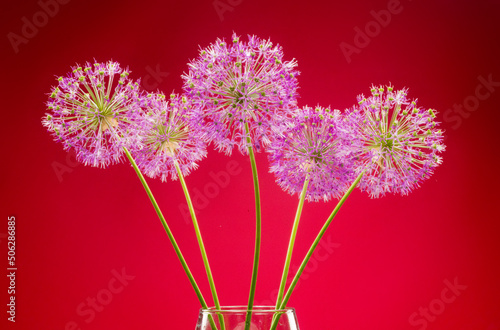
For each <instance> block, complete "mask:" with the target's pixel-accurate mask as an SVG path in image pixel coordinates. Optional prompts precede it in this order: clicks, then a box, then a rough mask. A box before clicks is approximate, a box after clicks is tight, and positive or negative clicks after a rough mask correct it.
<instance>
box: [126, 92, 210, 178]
mask: <svg viewBox="0 0 500 330" xmlns="http://www.w3.org/2000/svg"><path fill="white" fill-rule="evenodd" d="M141 103H142V105H143V108H144V109H145V111H146V113H145V114H144V116H143V118H142V120H140V121H138V125H137V126H138V128H137V134H138V135H139V136H140V138H141V146H140V148H134V149H132V154H133V156H134V158H135V159H136V162H137V165H138V166H139V168H140V169H141V170H142V172H143V173H144V174H145V175H147V176H149V177H151V178H156V177H160V178H161V180H162V181H166V180H167V178H168V177H169V176H170V177H171V178H172V179H173V180H175V179H177V170H176V167H175V163H177V164H178V165H179V168H180V170H181V172H182V174H183V175H184V176H185V175H188V174H189V173H190V171H191V170H193V169H196V167H197V166H198V165H197V162H198V161H200V160H201V159H202V158H203V157H205V156H206V154H207V152H206V145H205V143H204V142H203V140H202V139H201V137H200V133H199V132H200V129H199V127H198V126H197V125H198V124H199V121H198V120H197V118H199V117H200V110H199V107H198V106H196V105H194V104H193V103H192V102H191V101H190V100H189V99H188V98H187V97H186V96H180V95H176V94H172V95H170V99H167V98H165V95H163V94H148V95H146V96H144V97H143V98H142V102H141Z"/></svg>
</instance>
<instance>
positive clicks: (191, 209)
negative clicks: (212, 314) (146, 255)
mask: <svg viewBox="0 0 500 330" xmlns="http://www.w3.org/2000/svg"><path fill="white" fill-rule="evenodd" d="M174 164H175V169H176V170H177V175H178V176H179V181H180V182H181V186H182V190H183V191H184V196H185V197H186V202H187V204H188V208H189V213H190V214H191V219H192V220H193V226H194V231H195V232H196V238H197V240H198V245H199V246H200V251H201V256H202V258H203V264H204V265H205V271H206V272H207V277H208V282H209V284H210V290H211V291H212V297H213V299H214V304H215V307H216V309H220V303H219V298H218V296H217V290H216V289H215V282H214V278H213V276H212V270H211V269H210V264H209V262H208V256H207V252H206V250H205V244H203V238H202V237H201V231H200V226H199V225H198V220H197V219H196V214H195V212H194V207H193V202H192V201H191V197H190V195H189V191H188V188H187V185H186V182H185V180H184V176H183V175H182V172H181V169H180V167H179V164H178V163H177V162H176V161H174ZM219 322H220V325H221V330H224V329H225V325H224V319H223V318H222V315H219Z"/></svg>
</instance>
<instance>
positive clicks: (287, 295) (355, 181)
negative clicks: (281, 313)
mask: <svg viewBox="0 0 500 330" xmlns="http://www.w3.org/2000/svg"><path fill="white" fill-rule="evenodd" d="M363 174H364V171H363V172H361V173H360V174H359V175H358V177H357V178H356V180H354V182H353V183H352V184H351V186H350V187H349V189H348V190H347V191H346V192H345V194H344V196H342V198H341V199H340V201H339V202H338V203H337V206H335V209H334V210H333V212H332V214H330V217H329V218H328V220H326V222H325V224H324V225H323V227H322V228H321V230H320V232H319V234H318V236H317V237H316V239H315V240H314V242H313V244H312V245H311V248H310V249H309V251H308V252H307V255H306V256H305V258H304V260H303V261H302V264H301V265H300V267H299V270H298V271H297V274H295V277H294V278H293V280H292V283H290V286H289V287H288V290H287V292H286V295H285V297H284V298H283V301H282V302H281V305H280V309H283V308H285V306H286V304H287V303H288V300H289V299H290V296H291V295H292V292H293V289H294V288H295V286H296V285H297V282H298V281H299V278H300V276H301V275H302V272H303V271H304V269H305V268H306V265H307V262H308V261H309V259H311V256H312V255H313V253H314V250H315V249H316V246H317V245H318V243H319V241H320V240H321V238H322V237H323V235H324V234H325V231H326V230H327V229H328V226H329V225H330V223H331V222H332V220H333V218H335V215H337V212H338V211H339V210H340V208H341V207H342V205H343V204H344V202H345V201H346V199H347V197H349V195H350V194H351V193H352V191H353V190H354V188H356V186H357V185H358V183H359V181H360V180H361V177H362V176H363ZM271 329H273V328H271Z"/></svg>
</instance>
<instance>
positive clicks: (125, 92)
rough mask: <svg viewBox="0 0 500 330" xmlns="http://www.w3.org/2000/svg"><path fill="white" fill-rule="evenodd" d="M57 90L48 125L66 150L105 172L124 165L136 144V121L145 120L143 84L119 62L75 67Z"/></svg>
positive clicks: (62, 80)
mask: <svg viewBox="0 0 500 330" xmlns="http://www.w3.org/2000/svg"><path fill="white" fill-rule="evenodd" d="M72 69H73V71H72V72H70V73H69V74H68V75H67V76H66V77H60V78H59V79H58V85H57V86H56V87H54V88H53V89H52V92H51V94H50V98H49V101H48V102H47V107H48V109H49V110H50V113H48V114H46V117H44V118H43V120H42V123H43V125H44V126H45V127H47V129H48V130H49V131H50V132H51V133H52V134H53V136H54V139H55V140H56V141H60V142H61V143H63V145H64V149H65V150H69V149H74V150H75V151H76V158H77V159H78V160H79V161H80V162H82V163H84V164H85V165H91V166H102V167H105V166H107V165H109V164H111V163H116V162H119V161H120V160H121V157H122V155H123V149H122V147H124V146H127V145H129V144H132V143H134V138H133V134H130V131H129V130H130V129H131V124H132V122H133V120H134V119H135V118H136V117H138V116H139V115H140V111H141V110H140V107H139V106H138V104H137V98H138V95H139V92H138V90H139V84H138V83H137V82H132V81H131V80H129V78H128V75H129V71H128V70H127V69H122V68H120V65H119V64H118V63H116V62H111V61H110V62H108V63H94V64H90V63H87V64H86V65H84V66H83V67H81V66H78V65H77V66H75V67H73V68H72Z"/></svg>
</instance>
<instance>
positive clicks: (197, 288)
mask: <svg viewBox="0 0 500 330" xmlns="http://www.w3.org/2000/svg"><path fill="white" fill-rule="evenodd" d="M123 150H124V151H125V155H127V158H128V160H129V161H130V163H131V164H132V167H133V168H134V170H135V172H136V173H137V176H138V177H139V180H140V181H141V183H142V186H143V187H144V190H146V194H147V195H148V197H149V200H150V201H151V204H153V208H154V209H155V211H156V214H157V215H158V218H160V221H161V224H162V225H163V228H164V229H165V231H166V232H167V235H168V239H169V240H170V243H172V246H173V247H174V250H175V253H176V254H177V257H178V258H179V261H180V262H181V265H182V268H184V271H185V272H186V275H187V277H188V279H189V282H190V283H191V285H192V286H193V289H194V291H195V293H196V296H197V297H198V300H199V301H200V303H201V306H202V307H203V308H205V309H206V308H208V306H207V303H206V302H205V299H204V298H203V295H202V293H201V291H200V288H199V287H198V285H197V284H196V281H195V279H194V277H193V274H192V273H191V271H190V270H189V267H188V265H187V263H186V260H185V259H184V256H183V255H182V253H181V250H180V248H179V246H178V245H177V242H176V241H175V238H174V235H173V234H172V231H171V230H170V227H169V226H168V224H167V222H166V221H165V218H164V217H163V214H162V212H161V210H160V207H159V206H158V203H157V202H156V200H155V198H154V196H153V193H152V192H151V189H150V188H149V186H148V184H147V182H146V180H145V179H144V176H143V175H142V173H141V171H140V170H139V167H138V166H137V163H136V162H135V160H134V158H133V157H132V155H131V154H130V152H129V151H128V149H127V148H125V147H123ZM211 323H212V324H213V327H214V329H216V328H215V324H214V322H213V320H211Z"/></svg>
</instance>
